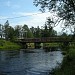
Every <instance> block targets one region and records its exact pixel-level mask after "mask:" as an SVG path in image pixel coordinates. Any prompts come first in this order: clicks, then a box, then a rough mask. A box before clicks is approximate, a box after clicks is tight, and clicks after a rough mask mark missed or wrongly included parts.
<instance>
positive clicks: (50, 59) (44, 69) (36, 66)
mask: <svg viewBox="0 0 75 75" xmlns="http://www.w3.org/2000/svg"><path fill="white" fill-rule="evenodd" d="M27 51H29V52H27ZM62 60H63V55H62V54H61V51H52V52H44V50H43V49H33V50H26V51H25V50H22V49H21V50H19V51H17V50H14V51H0V75H48V74H49V72H50V71H51V70H52V69H54V68H55V67H57V66H58V65H59V64H61V62H62Z"/></svg>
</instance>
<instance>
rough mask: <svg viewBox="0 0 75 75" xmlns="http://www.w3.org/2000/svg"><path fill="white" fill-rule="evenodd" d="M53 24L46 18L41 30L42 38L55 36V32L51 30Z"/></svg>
mask: <svg viewBox="0 0 75 75" xmlns="http://www.w3.org/2000/svg"><path fill="white" fill-rule="evenodd" d="M53 23H54V22H53V21H52V20H51V19H50V17H48V18H47V21H46V22H45V26H44V29H43V30H42V37H52V36H56V35H57V32H56V31H55V30H54V29H53Z"/></svg>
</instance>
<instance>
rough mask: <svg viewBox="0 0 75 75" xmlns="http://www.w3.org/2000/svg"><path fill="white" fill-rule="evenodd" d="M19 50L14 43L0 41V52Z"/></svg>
mask: <svg viewBox="0 0 75 75" xmlns="http://www.w3.org/2000/svg"><path fill="white" fill-rule="evenodd" d="M20 48H21V47H20V46H19V45H18V44H16V43H13V42H10V41H6V40H0V50H14V49H20Z"/></svg>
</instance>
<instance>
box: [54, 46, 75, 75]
mask: <svg viewBox="0 0 75 75" xmlns="http://www.w3.org/2000/svg"><path fill="white" fill-rule="evenodd" d="M66 53H67V54H66V55H65V57H64V60H63V62H62V65H61V68H58V69H55V70H54V72H53V75H75V48H74V47H70V49H69V50H68V52H66Z"/></svg>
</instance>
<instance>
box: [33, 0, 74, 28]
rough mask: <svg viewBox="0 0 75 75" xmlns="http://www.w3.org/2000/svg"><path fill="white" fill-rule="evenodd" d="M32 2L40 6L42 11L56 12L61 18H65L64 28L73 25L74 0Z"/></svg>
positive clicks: (39, 0) (36, 0)
mask: <svg viewBox="0 0 75 75" xmlns="http://www.w3.org/2000/svg"><path fill="white" fill-rule="evenodd" d="M33 3H34V5H35V6H36V7H37V6H40V10H41V11H42V12H45V11H46V10H49V11H50V10H52V11H53V12H56V13H57V14H58V16H59V17H60V18H61V20H65V24H64V28H65V29H66V27H71V26H72V27H73V26H74V25H75V0H34V2H33Z"/></svg>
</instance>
